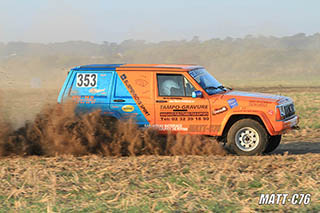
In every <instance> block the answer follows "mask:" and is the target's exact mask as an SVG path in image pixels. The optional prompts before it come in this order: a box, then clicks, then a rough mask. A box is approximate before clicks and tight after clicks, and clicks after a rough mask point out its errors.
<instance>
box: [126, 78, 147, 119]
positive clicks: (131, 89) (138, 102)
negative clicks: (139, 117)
mask: <svg viewBox="0 0 320 213" xmlns="http://www.w3.org/2000/svg"><path fill="white" fill-rule="evenodd" d="M120 78H121V79H122V80H123V83H124V84H125V85H126V87H127V88H128V90H129V92H130V94H131V95H132V97H133V99H134V100H135V101H136V103H137V105H138V107H139V108H140V109H141V111H142V112H143V113H144V114H145V115H147V116H149V115H150V113H149V112H148V110H147V108H146V107H145V106H144V104H143V103H142V101H141V99H140V97H139V96H138V94H137V93H136V91H135V90H134V89H133V87H132V86H131V84H130V82H129V81H128V79H127V76H126V74H122V75H121V76H120Z"/></svg>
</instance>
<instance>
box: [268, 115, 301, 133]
mask: <svg viewBox="0 0 320 213" xmlns="http://www.w3.org/2000/svg"><path fill="white" fill-rule="evenodd" d="M298 123H299V117H298V116H297V115H294V116H293V117H291V118H289V119H286V120H282V121H277V122H276V125H275V127H274V130H275V131H274V134H273V135H281V134H282V133H285V132H287V131H289V130H291V129H297V128H298Z"/></svg>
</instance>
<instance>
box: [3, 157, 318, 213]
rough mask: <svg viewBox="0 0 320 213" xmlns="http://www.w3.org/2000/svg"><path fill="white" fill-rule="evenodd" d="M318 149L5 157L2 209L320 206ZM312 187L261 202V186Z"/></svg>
mask: <svg viewBox="0 0 320 213" xmlns="http://www.w3.org/2000/svg"><path fill="white" fill-rule="evenodd" d="M318 159H319V155H316V154H306V155H297V156H290V155H276V156H263V157H261V156H260V157H237V156H225V157H219V156H207V157H203V156H184V157H183V156H174V157H169V156H168V157H165V156H162V157H161V156H158V157H156V156H140V157H121V158H113V157H108V158H105V157H99V156H96V155H92V156H86V157H72V156H61V157H54V158H52V157H51V158H43V157H29V158H27V159H26V158H4V159H2V160H1V161H0V168H1V170H0V191H1V192H0V199H1V205H2V207H1V211H3V212H6V211H9V210H11V211H24V212H25V211H32V212H43V211H46V210H48V211H55V212H67V211H82V212H106V211H115V212H119V211H121V212H146V211H162V212H168V211H174V210H183V211H184V212H194V211H204V212H206V211H214V212H227V211H228V212H233V211H242V212H255V211H278V209H280V211H282V212H288V211H299V212H318V211H320V205H319V204H320V202H319V201H320V190H319V184H320V178H319V173H320V163H319V161H318ZM275 192H277V193H289V194H293V193H311V194H312V197H311V198H312V201H311V204H309V205H297V206H295V205H291V204H287V205H283V206H282V205H267V206H259V205H258V200H259V194H260V193H275Z"/></svg>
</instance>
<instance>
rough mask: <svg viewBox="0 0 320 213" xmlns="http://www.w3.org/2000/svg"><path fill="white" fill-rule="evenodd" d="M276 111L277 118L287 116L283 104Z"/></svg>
mask: <svg viewBox="0 0 320 213" xmlns="http://www.w3.org/2000/svg"><path fill="white" fill-rule="evenodd" d="M276 112H277V120H282V119H284V118H285V116H286V112H285V109H284V106H283V105H278V106H277V110H276Z"/></svg>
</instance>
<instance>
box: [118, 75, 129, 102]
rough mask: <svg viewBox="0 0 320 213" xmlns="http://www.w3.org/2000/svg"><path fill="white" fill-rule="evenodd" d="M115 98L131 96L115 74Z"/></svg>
mask: <svg viewBox="0 0 320 213" xmlns="http://www.w3.org/2000/svg"><path fill="white" fill-rule="evenodd" d="M114 97H115V98H132V97H131V95H130V93H129V91H128V89H127V88H126V86H125V85H124V84H123V82H122V81H121V79H120V77H119V76H118V75H116V86H115V88H114Z"/></svg>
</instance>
